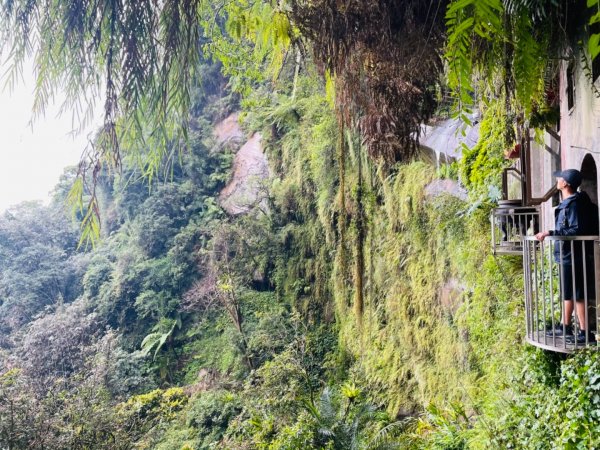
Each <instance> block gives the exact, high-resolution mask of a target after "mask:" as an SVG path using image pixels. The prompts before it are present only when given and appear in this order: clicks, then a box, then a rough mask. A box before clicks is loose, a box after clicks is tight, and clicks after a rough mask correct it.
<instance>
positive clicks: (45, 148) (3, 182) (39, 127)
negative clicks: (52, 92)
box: [0, 64, 93, 213]
mask: <svg viewBox="0 0 600 450" xmlns="http://www.w3.org/2000/svg"><path fill="white" fill-rule="evenodd" d="M25 67H26V66H25ZM25 67H24V77H25V78H28V77H27V75H28V74H27V73H25ZM0 69H2V65H1V64H0ZM3 86H4V84H3V83H2V80H0V213H1V212H3V211H4V210H5V209H6V208H7V207H9V206H11V205H14V204H16V203H19V202H22V201H25V200H42V201H44V202H46V201H47V200H49V196H48V194H49V192H50V191H51V190H52V189H53V188H54V186H55V185H56V183H57V182H58V179H59V177H60V175H61V174H62V172H63V168H64V167H66V166H69V165H74V164H77V163H78V162H79V158H80V156H81V154H82V152H83V150H84V148H85V146H86V143H87V136H88V135H89V134H90V132H91V131H92V130H93V127H90V128H89V129H88V130H86V131H84V132H82V133H80V134H79V135H76V136H73V135H72V134H71V130H72V129H73V125H72V123H71V114H70V112H66V113H65V114H63V115H62V116H60V117H59V116H58V110H59V107H60V99H59V101H57V102H56V103H55V104H53V105H49V106H48V107H47V108H46V113H45V115H44V116H43V117H39V118H37V119H36V120H35V121H34V122H33V125H31V124H30V121H31V118H32V116H33V115H32V105H33V86H34V82H33V75H32V74H31V76H30V77H29V79H26V80H25V81H24V82H23V81H22V82H20V83H19V84H18V85H17V86H16V87H15V88H14V89H13V90H12V91H10V90H9V89H8V88H6V89H4V87H3Z"/></svg>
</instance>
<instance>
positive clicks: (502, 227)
mask: <svg viewBox="0 0 600 450" xmlns="http://www.w3.org/2000/svg"><path fill="white" fill-rule="evenodd" d="M490 220H491V225H492V251H493V252H494V254H495V255H496V254H501V255H521V254H522V253H523V238H524V237H525V236H532V235H534V234H536V233H537V232H538V231H539V223H540V210H539V208H538V207H535V206H512V205H509V204H508V205H499V207H498V208H495V209H493V210H492V213H491V217H490Z"/></svg>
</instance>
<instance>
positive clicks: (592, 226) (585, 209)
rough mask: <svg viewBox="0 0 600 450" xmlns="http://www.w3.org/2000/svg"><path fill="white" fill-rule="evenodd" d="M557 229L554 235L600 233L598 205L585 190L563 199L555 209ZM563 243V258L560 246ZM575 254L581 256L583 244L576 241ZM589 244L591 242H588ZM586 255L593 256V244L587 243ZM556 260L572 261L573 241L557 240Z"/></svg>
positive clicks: (594, 234)
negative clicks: (599, 231)
mask: <svg viewBox="0 0 600 450" xmlns="http://www.w3.org/2000/svg"><path fill="white" fill-rule="evenodd" d="M554 219H555V227H556V228H555V229H554V230H553V231H551V232H550V234H551V235H552V236H596V235H597V234H598V207H597V206H596V205H594V204H593V203H592V201H591V200H590V197H589V196H588V195H587V194H586V193H585V192H576V193H575V194H573V195H571V196H570V197H568V198H566V199H565V200H563V201H562V202H561V203H560V205H558V206H557V207H556V209H555V210H554ZM561 244H562V260H561V258H560V248H561ZM573 245H574V249H575V255H576V257H577V258H581V256H580V255H581V253H582V244H581V243H579V242H575V243H574V244H573ZM588 245H589V244H588ZM586 256H587V257H590V258H591V257H592V256H593V245H590V246H589V247H588V246H587V245H586ZM554 258H555V260H556V262H560V263H563V264H566V263H570V262H571V243H570V242H568V241H567V242H557V243H556V246H555V247H554Z"/></svg>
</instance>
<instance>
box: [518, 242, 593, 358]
mask: <svg viewBox="0 0 600 450" xmlns="http://www.w3.org/2000/svg"><path fill="white" fill-rule="evenodd" d="M523 243H524V252H523V259H524V275H525V316H526V321H525V322H526V337H525V338H526V340H527V341H528V342H529V343H530V344H533V345H535V346H537V347H540V348H544V349H546V350H553V351H558V352H564V353H571V352H573V351H575V350H577V349H581V348H586V347H596V338H595V336H597V335H598V315H597V309H596V292H598V283H599V279H600V277H599V272H598V270H599V266H600V264H599V263H600V245H599V242H598V236H549V237H547V238H546V239H545V240H544V241H542V242H540V241H538V240H537V239H536V238H535V237H534V236H527V237H525V238H524V240H523ZM573 300H575V301H573ZM565 316H566V317H565ZM568 324H570V326H569V325H568ZM599 339H600V336H599Z"/></svg>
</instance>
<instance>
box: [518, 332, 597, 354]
mask: <svg viewBox="0 0 600 450" xmlns="http://www.w3.org/2000/svg"><path fill="white" fill-rule="evenodd" d="M525 341H526V342H527V343H529V344H531V345H535V346H536V347H539V348H541V349H543V350H550V351H552V352H559V353H573V352H576V351H579V350H583V349H585V348H593V349H598V348H599V347H598V345H597V342H596V341H590V342H588V343H587V344H585V343H583V344H569V343H568V342H567V343H565V340H564V338H562V337H551V336H546V332H545V331H540V332H539V333H536V332H534V333H532V334H531V335H529V336H526V337H525Z"/></svg>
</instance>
